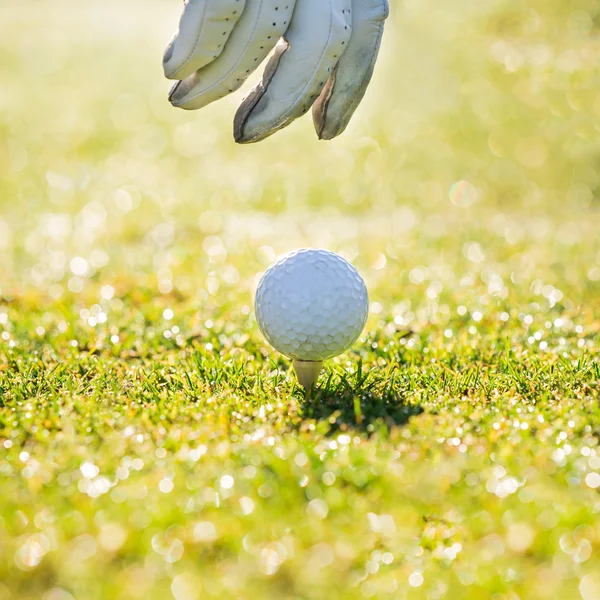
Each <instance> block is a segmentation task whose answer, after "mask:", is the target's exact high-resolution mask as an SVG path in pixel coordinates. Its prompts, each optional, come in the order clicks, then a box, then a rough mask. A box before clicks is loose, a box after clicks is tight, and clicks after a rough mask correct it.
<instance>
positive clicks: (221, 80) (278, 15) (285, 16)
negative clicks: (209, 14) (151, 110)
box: [169, 0, 296, 110]
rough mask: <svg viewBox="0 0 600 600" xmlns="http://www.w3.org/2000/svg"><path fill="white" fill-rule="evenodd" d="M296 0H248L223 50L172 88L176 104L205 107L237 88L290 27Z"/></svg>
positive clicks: (171, 96) (172, 99) (173, 102)
mask: <svg viewBox="0 0 600 600" xmlns="http://www.w3.org/2000/svg"><path fill="white" fill-rule="evenodd" d="M295 3H296V0H247V3H246V8H245V10H244V14H243V15H242V17H241V19H240V20H239V22H238V24H237V26H236V27H235V29H234V30H233V32H232V33H231V36H230V37H229V40H228V41H227V44H226V45H225V49H224V50H223V53H222V54H221V55H220V56H219V57H218V58H217V59H216V60H215V61H213V62H212V63H210V64H209V65H207V66H206V67H204V68H203V69H200V70H199V71H196V72H195V73H194V74H193V75H190V76H189V77H188V78H186V79H185V80H183V81H181V82H179V83H177V84H176V85H175V87H174V88H173V89H172V90H171V94H170V96H169V100H170V101H171V103H172V104H173V105H174V106H177V107H180V108H185V109H188V110H193V109H198V108H202V107H203V106H206V105H207V104H210V103H211V102H214V101H215V100H219V99H220V98H223V97H224V96H226V95H227V94H230V93H231V92H234V91H235V90H237V89H238V88H239V87H240V86H241V85H242V84H243V83H244V81H245V80H246V79H247V77H248V75H250V73H252V72H253V71H254V70H255V69H256V68H257V67H258V66H259V65H260V64H261V63H262V61H263V60H264V59H265V58H266V57H267V56H268V55H269V53H270V52H271V50H273V48H274V47H275V44H276V43H277V41H278V40H279V38H280V37H281V36H282V35H283V34H284V33H285V31H286V29H287V28H288V27H289V24H290V21H291V19H292V13H293V11H294V5H295Z"/></svg>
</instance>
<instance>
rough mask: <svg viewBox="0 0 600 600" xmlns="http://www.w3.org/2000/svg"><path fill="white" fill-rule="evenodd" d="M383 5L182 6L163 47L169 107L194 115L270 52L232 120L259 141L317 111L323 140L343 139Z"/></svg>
mask: <svg viewBox="0 0 600 600" xmlns="http://www.w3.org/2000/svg"><path fill="white" fill-rule="evenodd" d="M387 16H388V4H387V0H186V2H185V8H184V12H183V16H182V18H181V22H180V24H179V31H178V33H177V35H176V36H175V38H174V39H173V41H172V42H171V44H170V45H169V47H168V48H167V50H166V52H165V55H164V59H163V66H164V71H165V75H166V77H168V78H169V79H178V80H179V81H178V82H177V83H176V84H175V85H174V86H173V89H172V90H171V93H170V96H169V100H170V101H171V103H172V104H173V106H177V107H180V108H184V109H188V110H193V109H198V108H202V107H204V106H206V105H207V104H210V103H211V102H214V101H215V100H219V99H220V98H223V97H224V96H226V95H227V94H230V93H231V92H233V91H235V90H237V89H238V88H239V87H240V86H241V85H242V84H243V83H244V81H245V80H246V78H247V77H248V76H249V75H250V74H251V73H252V72H253V71H254V70H255V69H256V68H257V67H258V65H260V63H261V62H262V61H263V60H264V59H265V58H266V57H267V55H268V54H269V53H270V52H271V51H272V50H273V49H274V48H275V52H274V53H273V56H272V57H271V59H270V60H269V62H268V63H267V67H266V69H265V72H264V74H263V77H262V80H261V81H260V82H259V83H258V84H257V85H256V86H255V87H254V89H253V90H252V91H251V92H250V93H249V94H248V95H247V96H246V98H245V99H244V100H243V102H242V104H241V106H240V107H239V109H238V111H237V113H236V116H235V121H234V137H235V140H236V141H237V142H240V143H248V142H258V141H260V140H263V139H265V138H266V137H268V136H270V135H272V134H273V133H275V132H276V131H278V130H279V129H282V128H283V127H286V126H287V125H289V124H290V123H291V122H292V121H293V120H294V119H296V118H298V117H300V116H301V115H303V114H304V113H306V112H307V111H308V110H309V109H310V108H311V106H312V107H313V120H314V123H315V129H316V131H317V135H318V136H319V138H321V139H327V140H329V139H332V138H334V137H336V136H337V135H339V134H340V133H342V132H343V131H344V129H345V128H346V126H347V125H348V123H349V121H350V119H351V118H352V115H353V114H354V111H355V110H356V108H357V107H358V105H359V104H360V101H361V100H362V98H363V96H364V94H365V91H366V89H367V86H368V85H369V82H370V80H371V76H372V74H373V68H374V66H375V61H376V60H377V54H378V52H379V46H380V43H381V37H382V35H383V27H384V21H385V19H386V17H387Z"/></svg>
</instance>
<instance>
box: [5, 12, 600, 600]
mask: <svg viewBox="0 0 600 600" xmlns="http://www.w3.org/2000/svg"><path fill="white" fill-rule="evenodd" d="M32 6H33V8H34V9H32ZM392 8H393V9H394V10H393V15H392V18H391V22H390V27H389V31H388V36H387V39H386V41H385V45H384V49H383V55H382V59H381V63H380V66H379V69H378V71H377V76H376V80H375V81H374V85H373V89H372V92H371V93H370V94H369V97H368V98H367V101H366V103H365V105H364V107H362V108H361V111H360V113H359V115H358V117H357V120H356V122H355V123H354V124H353V126H352V128H351V129H350V130H349V132H348V133H347V134H346V135H345V136H344V137H343V138H340V139H339V140H338V141H336V142H334V143H332V144H320V143H317V142H316V141H315V140H314V139H313V133H312V130H311V126H310V123H309V122H308V121H307V120H303V121H301V122H299V123H297V124H295V125H294V126H293V127H292V128H290V129H289V130H286V131H285V132H281V133H280V134H278V135H277V136H276V137H274V138H272V139H270V140H268V141H266V142H264V143H262V144H260V145H258V146H252V147H248V148H240V147H236V146H235V145H234V144H233V142H232V141H231V140H230V137H231V135H230V122H231V118H232V114H233V110H234V107H235V105H236V103H237V102H238V101H239V95H238V96H236V97H235V98H232V99H230V100H226V101H224V102H222V103H221V104H220V105H218V106H214V107H210V108H209V109H207V110H205V111H204V112H202V113H197V114H190V113H183V112H178V111H175V110H173V109H171V108H170V107H169V105H168V103H167V102H166V100H165V94H166V90H167V87H168V86H167V84H165V83H164V82H163V81H162V79H161V73H160V50H161V47H162V45H163V44H164V42H165V41H166V40H167V39H168V37H169V34H170V32H171V30H172V29H173V28H174V26H175V24H176V20H177V17H178V15H177V14H176V13H177V10H178V7H177V6H173V4H172V3H171V2H167V1H166V0H165V1H162V0H155V1H153V2H144V3H142V2H130V3H128V7H127V8H123V6H122V5H121V4H120V3H117V2H113V1H111V2H106V3H102V5H100V4H95V3H85V4H82V3H75V2H69V0H58V1H57V2H53V3H51V4H48V3H44V2H41V0H38V1H36V2H33V3H31V2H30V3H27V7H25V6H24V5H23V4H22V3H18V2H17V1H16V0H9V1H8V4H6V5H4V6H3V8H2V17H1V18H0V34H1V35H2V39H3V41H4V42H5V43H4V44H3V45H2V47H1V48H0V78H1V80H2V82H3V83H2V87H1V88H0V136H1V138H0V139H1V140H2V142H1V143H0V164H1V165H2V168H1V169H0V203H1V207H2V210H1V212H0V259H1V260H0V600H5V599H18V600H34V599H36V600H37V599H38V598H41V599H43V600H72V599H73V598H74V599H76V600H94V599H103V598H111V599H123V600H131V599H135V598H144V599H154V598H156V599H163V598H171V597H172V598H175V600H195V599H196V598H212V597H214V598H236V599H246V598H261V599H262V598H265V599H268V598H277V599H279V598H290V599H292V598H294V599H298V600H299V599H308V598H318V599H321V598H326V597H327V598H332V599H335V598H340V599H341V598H343V599H344V600H347V599H353V598H377V599H380V598H381V599H384V598H390V599H392V598H393V599H400V598H407V599H412V598H431V599H436V598H439V599H441V598H453V597H454V598H461V599H465V600H468V599H477V600H479V599H481V598H493V599H494V600H516V599H518V598H521V599H528V600H530V599H538V598H540V599H541V598H558V597H561V598H569V599H570V598H583V600H592V599H593V600H595V599H596V598H599V597H600V578H599V576H598V573H599V572H600V525H599V519H598V515H599V513H600V496H599V491H600V448H599V444H600V407H599V405H598V400H599V393H598V387H599V382H600V348H599V333H600V325H599V323H600V300H599V299H600V237H599V236H598V226H599V225H600V219H599V216H600V205H599V204H598V196H597V194H598V182H599V181H600V179H599V175H598V158H599V157H600V143H599V142H598V139H599V138H598V132H599V129H600V121H599V116H598V115H600V109H599V108H598V107H599V106H600V92H599V89H600V88H599V86H598V72H597V64H598V59H599V58H600V57H599V54H600V47H599V45H598V29H597V27H598V18H599V14H600V13H598V8H597V6H596V3H595V2H589V1H587V2H586V1H584V0H578V1H575V0H573V1H570V2H563V1H562V0H561V1H560V2H559V1H558V0H543V1H542V0H539V1H537V2H532V3H528V6H527V8H523V7H522V6H521V3H520V2H516V1H514V2H512V1H509V0H506V1H503V2H495V1H488V2H482V3H478V8H476V9H473V8H472V6H471V3H467V2H462V1H460V0H453V1H452V2H447V3H444V6H443V7H441V6H440V5H439V3H437V2H434V1H433V0H425V1H423V2H421V3H415V2H412V3H406V4H405V5H403V6H398V7H392ZM300 246H325V247H329V248H331V249H333V250H336V251H339V252H341V253H342V254H344V255H345V256H346V257H348V258H349V259H351V260H352V261H353V262H354V264H355V265H356V266H357V268H359V270H360V271H361V273H362V274H363V275H364V277H365V280H366V281H367V284H368V287H369V290H370V296H371V314H370V319H369V323H368V326H367V329H366V331H365V333H364V335H363V337H362V338H361V339H360V341H359V343H357V344H356V345H355V347H354V348H353V349H352V350H351V351H350V352H349V353H347V354H346V355H344V356H342V357H339V358H338V359H336V360H333V361H330V362H329V363H328V364H327V368H326V371H325V373H324V374H323V375H322V377H321V380H320V383H319V387H318V389H317V390H316V391H315V392H314V394H313V395H312V396H310V397H308V398H306V397H305V395H304V394H303V393H302V390H300V389H299V388H298V386H297V385H296V383H295V379H294V377H293V375H292V374H291V372H290V364H289V361H287V360H286V359H284V358H282V357H281V356H279V355H278V354H276V353H275V352H274V351H273V350H272V349H271V348H269V347H268V346H267V345H266V343H265V341H264V340H263V339H262V337H261V335H260V333H259V332H258V330H257V327H256V323H255V320H254V317H253V312H252V293H253V289H254V285H255V282H256V279H257V277H258V276H259V274H260V273H261V272H262V271H264V269H265V268H266V266H267V265H268V264H270V262H272V260H273V259H274V257H275V256H276V255H277V254H280V253H282V252H285V251H287V250H291V249H293V248H296V247H300Z"/></svg>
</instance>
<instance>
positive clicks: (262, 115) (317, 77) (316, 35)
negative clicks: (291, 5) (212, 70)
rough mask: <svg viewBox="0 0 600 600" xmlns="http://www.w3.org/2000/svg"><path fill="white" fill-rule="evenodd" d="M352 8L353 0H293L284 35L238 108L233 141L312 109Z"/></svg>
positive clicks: (266, 132) (262, 133) (253, 137)
mask: <svg viewBox="0 0 600 600" xmlns="http://www.w3.org/2000/svg"><path fill="white" fill-rule="evenodd" d="M351 12H352V11H351V0H297V2H296V9H295V10H294V15H293V17H292V22H291V24H290V28H289V29H288V31H287V32H286V34H285V40H284V41H283V42H282V43H280V44H279V45H278V47H277V49H276V51H275V54H274V55H273V57H272V58H271V60H270V61H269V63H268V64H267V68H266V70H265V73H264V75H263V78H262V80H261V81H260V82H259V84H258V85H257V86H256V87H255V88H254V89H253V90H252V91H251V92H250V93H249V94H248V96H246V98H245V99H244V100H243V102H242V104H241V105H240V107H239V109H238V111H237V113H236V116H235V122H234V137H235V140H236V141H237V142H240V143H248V142H258V141H260V140H263V139H264V138H266V137H268V136H270V135H272V134H273V133H275V132H276V131H278V130H279V129H282V128H283V127H286V126H287V125H289V124H290V123H291V122H292V121H293V120H294V119H296V118H298V117H300V116H301V115H303V114H304V113H306V112H307V111H308V110H309V109H310V107H311V106H312V104H313V102H314V101H315V100H316V98H317V97H318V96H319V94H320V93H321V90H322V89H323V86H324V85H325V82H326V81H327V79H328V77H329V76H330V74H331V73H332V72H333V69H334V68H335V65H336V64H337V62H338V60H339V58H340V56H342V54H343V52H344V50H345V48H346V44H347V43H348V40H349V39H350V35H351V33H352V26H351V21H352V14H351Z"/></svg>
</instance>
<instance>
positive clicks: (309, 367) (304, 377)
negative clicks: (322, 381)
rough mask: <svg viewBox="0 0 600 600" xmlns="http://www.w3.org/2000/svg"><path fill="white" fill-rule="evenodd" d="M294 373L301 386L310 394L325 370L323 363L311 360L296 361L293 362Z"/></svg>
mask: <svg viewBox="0 0 600 600" xmlns="http://www.w3.org/2000/svg"><path fill="white" fill-rule="evenodd" d="M293 366H294V371H296V377H298V382H299V383H300V385H301V386H302V387H303V388H304V389H305V390H306V391H307V392H308V391H310V390H311V389H312V387H313V385H315V383H317V380H318V379H319V375H320V374H321V370H322V369H323V362H322V361H310V360H295V361H294V362H293Z"/></svg>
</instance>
